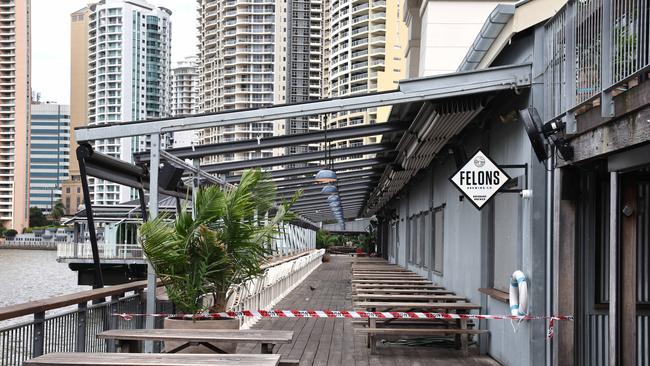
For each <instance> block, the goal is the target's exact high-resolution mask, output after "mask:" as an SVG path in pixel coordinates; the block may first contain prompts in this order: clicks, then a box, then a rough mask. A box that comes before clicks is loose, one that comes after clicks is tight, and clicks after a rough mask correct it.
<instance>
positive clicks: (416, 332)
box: [354, 328, 488, 357]
mask: <svg viewBox="0 0 650 366" xmlns="http://www.w3.org/2000/svg"><path fill="white" fill-rule="evenodd" d="M354 331H355V333H366V334H368V338H369V341H370V353H371V354H375V353H376V351H377V339H376V338H375V337H374V335H375V334H390V335H403V336H409V335H413V336H433V335H453V336H454V337H460V343H461V344H460V348H461V351H462V352H463V355H464V356H465V357H467V356H468V354H469V350H468V348H469V339H468V336H469V335H474V334H484V333H487V332H488V331H487V330H482V329H460V328H355V329H354Z"/></svg>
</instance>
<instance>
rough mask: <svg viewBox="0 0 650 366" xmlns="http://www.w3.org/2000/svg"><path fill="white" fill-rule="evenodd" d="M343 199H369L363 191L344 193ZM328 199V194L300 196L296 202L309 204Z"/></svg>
mask: <svg viewBox="0 0 650 366" xmlns="http://www.w3.org/2000/svg"><path fill="white" fill-rule="evenodd" d="M340 197H341V201H344V200H351V199H357V198H362V199H364V200H365V199H367V198H368V195H367V194H366V193H365V192H363V193H350V194H344V195H340ZM326 200H327V196H325V195H321V196H312V197H300V198H299V199H298V201H297V202H296V203H295V204H294V206H295V205H306V204H307V205H308V204H318V203H320V202H324V201H326Z"/></svg>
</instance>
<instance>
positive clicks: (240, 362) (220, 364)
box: [23, 352, 280, 366]
mask: <svg viewBox="0 0 650 366" xmlns="http://www.w3.org/2000/svg"><path fill="white" fill-rule="evenodd" d="M279 362H280V357H279V356H278V355H252V354H248V355H243V354H242V355H240V354H237V355H223V354H178V353H74V352H71V353H48V354H46V355H43V356H41V357H37V358H34V359H32V360H29V361H25V362H24V363H23V365H25V366H59V365H66V366H69V365H80V366H81V365H83V366H95V365H97V366H101V365H110V366H116V365H124V366H141V365H158V366H193V365H210V366H277V365H278V363H279Z"/></svg>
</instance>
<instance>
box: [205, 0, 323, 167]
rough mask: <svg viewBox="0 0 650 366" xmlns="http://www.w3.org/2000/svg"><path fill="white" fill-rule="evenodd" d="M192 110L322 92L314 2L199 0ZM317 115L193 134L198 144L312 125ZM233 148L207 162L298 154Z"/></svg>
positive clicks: (239, 106) (308, 96)
mask: <svg viewBox="0 0 650 366" xmlns="http://www.w3.org/2000/svg"><path fill="white" fill-rule="evenodd" d="M198 3H199V45H200V56H199V59H200V65H199V84H200V90H201V91H200V97H199V105H200V107H199V109H200V110H201V112H217V111H227V110H234V109H248V108H263V107H264V106H269V105H273V104H279V103H287V102H299V101H305V100H310V99H317V98H318V97H319V96H320V89H321V82H320V80H321V63H320V60H321V59H320V57H321V56H320V55H321V21H322V4H321V2H320V1H316V0H311V1H302V0H300V1H298V0H296V1H289V2H284V3H283V2H276V1H273V0H264V1H255V2H252V1H251V2H246V1H244V2H239V1H231V0H212V1H210V0H199V1H198ZM318 127H319V119H318V118H301V119H294V120H289V121H276V122H263V123H249V124H245V125H237V126H228V127H223V128H211V129H207V130H202V131H201V132H200V136H199V140H200V142H201V143H202V144H210V143H217V142H227V141H235V140H242V139H255V138H264V137H269V136H273V135H281V134H287V133H298V132H301V131H305V130H309V129H318ZM307 149H309V146H302V147H291V148H286V149H284V148H283V149H276V151H274V150H273V149H269V150H262V151H251V152H239V153H234V154H226V155H224V156H215V157H211V158H206V160H207V162H217V161H230V160H243V159H249V158H256V157H268V156H272V155H274V153H275V154H284V153H287V152H289V153H292V152H297V151H305V150H307Z"/></svg>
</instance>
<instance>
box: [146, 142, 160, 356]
mask: <svg viewBox="0 0 650 366" xmlns="http://www.w3.org/2000/svg"><path fill="white" fill-rule="evenodd" d="M159 167H160V134H158V133H155V134H152V135H151V164H150V169H149V215H150V217H151V219H155V218H156V217H157V216H158V168H159ZM155 312H156V271H155V270H154V268H153V266H152V265H151V262H150V261H149V260H147V313H148V314H153V313H155ZM154 326H155V324H154V318H153V317H150V316H148V317H147V318H146V320H145V328H147V329H153V328H154ZM144 351H145V352H146V353H152V352H153V342H152V341H146V342H144Z"/></svg>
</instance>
